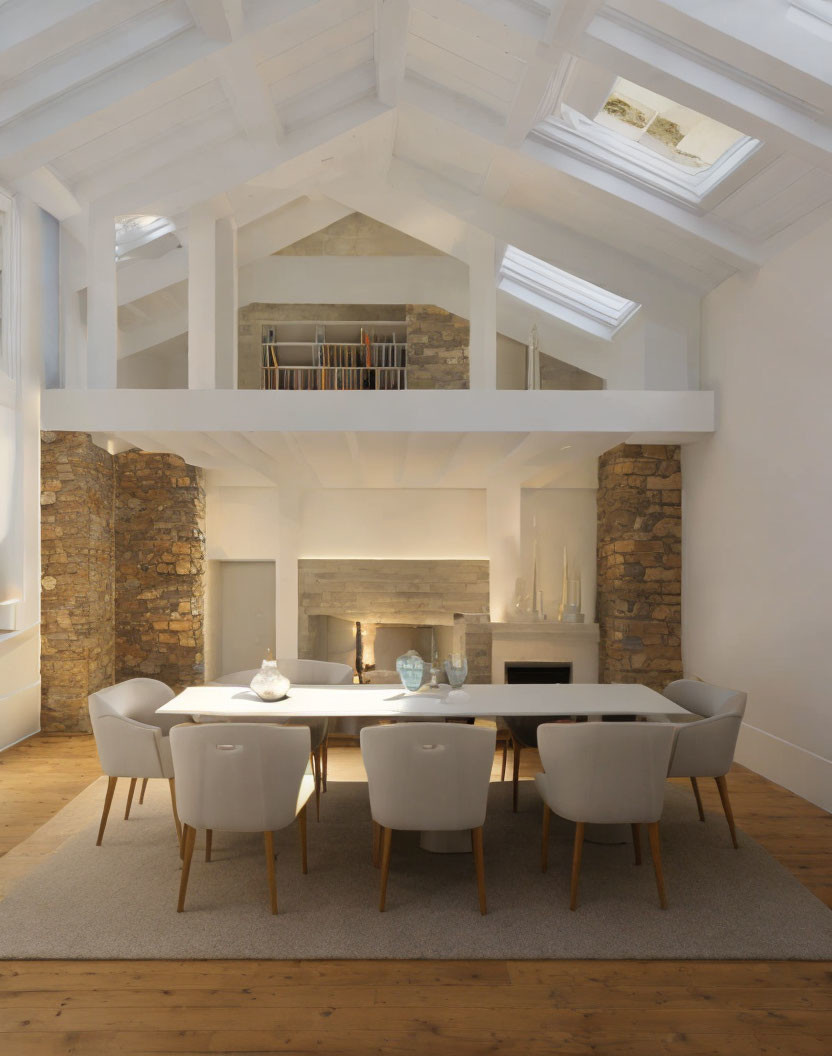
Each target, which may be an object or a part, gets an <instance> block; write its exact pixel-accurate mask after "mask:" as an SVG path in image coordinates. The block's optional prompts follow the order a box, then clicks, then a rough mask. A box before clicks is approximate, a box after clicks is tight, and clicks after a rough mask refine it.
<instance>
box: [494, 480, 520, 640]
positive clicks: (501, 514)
mask: <svg viewBox="0 0 832 1056" xmlns="http://www.w3.org/2000/svg"><path fill="white" fill-rule="evenodd" d="M521 497H522V489H521V488H520V485H519V484H516V483H507V482H505V481H499V482H494V483H491V484H489V485H488V487H487V488H486V492H485V504H486V536H487V545H488V598H489V609H490V611H491V619H492V621H493V622H494V623H505V622H506V621H507V620H508V619H509V616H510V615H511V611H512V607H513V605H514V593H515V587H516V584H517V578H518V577H519V576H520V575H521V553H522V551H521V545H520V544H521V538H520V527H521V522H520V500H521Z"/></svg>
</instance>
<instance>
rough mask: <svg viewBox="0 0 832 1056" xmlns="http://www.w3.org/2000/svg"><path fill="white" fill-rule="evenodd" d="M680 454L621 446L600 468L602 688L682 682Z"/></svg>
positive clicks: (606, 456) (609, 453)
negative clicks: (617, 684) (609, 684)
mask: <svg viewBox="0 0 832 1056" xmlns="http://www.w3.org/2000/svg"><path fill="white" fill-rule="evenodd" d="M681 488H682V471H681V465H680V461H679V448H678V447H676V446H672V445H668V446H663V445H642V444H621V445H619V446H618V447H615V448H613V449H612V450H611V451H607V452H606V453H605V454H603V455H602V456H601V458H600V459H599V466H598V622H599V624H600V631H601V642H600V664H599V680H600V681H601V682H641V683H643V684H645V685H647V686H650V687H651V688H653V689H658V690H661V689H663V688H664V686H665V685H667V683H668V682H671V681H672V680H673V679H675V678H681V676H682V648H681V645H682V643H681V595H682V493H681Z"/></svg>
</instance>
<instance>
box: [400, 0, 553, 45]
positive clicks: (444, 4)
mask: <svg viewBox="0 0 832 1056" xmlns="http://www.w3.org/2000/svg"><path fill="white" fill-rule="evenodd" d="M410 6H411V7H412V8H414V9H418V10H419V11H421V12H424V13H425V14H426V15H428V16H429V17H430V18H435V19H437V20H438V21H441V22H443V23H444V24H446V25H447V26H448V27H449V28H450V29H451V30H454V31H457V32H461V33H463V34H467V35H470V36H473V37H479V38H480V39H481V40H483V41H484V42H485V43H487V44H490V45H492V46H493V47H495V48H499V49H500V50H503V51H506V52H508V53H509V54H511V55H516V56H518V57H519V58H521V59H525V58H529V57H531V56H532V55H533V54H534V50H535V46H536V44H537V43H538V41H539V40H540V39H541V38H540V36H538V35H537V34H536V33H535V32H533V28H532V26H531V24H530V23H529V22H528V20H526V21H524V23H523V25H522V26H520V24H519V23H518V21H517V20H515V21H514V22H513V24H509V22H507V21H504V20H502V19H500V18H498V17H494V14H493V12H486V11H485V10H482V9H480V8H478V7H476V6H475V5H474V4H471V3H469V2H468V0H410ZM542 25H543V22H542V20H539V21H538V22H536V23H535V28H537V29H538V30H539V29H540V28H541V27H542Z"/></svg>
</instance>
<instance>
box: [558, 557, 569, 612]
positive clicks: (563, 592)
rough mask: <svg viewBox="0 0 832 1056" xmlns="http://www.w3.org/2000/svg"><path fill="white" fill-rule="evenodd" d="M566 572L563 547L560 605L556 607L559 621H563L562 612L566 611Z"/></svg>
mask: <svg viewBox="0 0 832 1056" xmlns="http://www.w3.org/2000/svg"><path fill="white" fill-rule="evenodd" d="M567 570H568V562H567V559H566V547H564V548H563V580H562V583H561V590H560V605H558V619H559V620H562V619H563V613H564V611H565V609H566V602H567V600H568V599H567V594H568V585H567Z"/></svg>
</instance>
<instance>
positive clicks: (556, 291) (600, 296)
mask: <svg viewBox="0 0 832 1056" xmlns="http://www.w3.org/2000/svg"><path fill="white" fill-rule="evenodd" d="M498 288H499V289H501V290H503V291H504V292H505V293H510V294H511V295H512V296H513V297H517V298H519V299H520V300H521V301H525V302H526V303H527V304H531V305H532V306H533V307H535V308H539V309H541V310H542V311H544V312H548V313H549V315H554V316H556V317H557V318H558V319H562V320H564V321H565V322H567V323H571V324H572V326H578V327H580V328H581V329H582V330H587V331H589V332H590V333H592V334H595V336H596V337H604V338H607V339H609V338H611V337H612V336H613V334H615V332H616V331H617V330H619V329H620V328H621V327H622V326H623V325H624V323H626V322H627V320H628V319H630V318H631V317H632V316H633V315H634V314H635V313H636V312H637V311H638V310H639V308H640V307H641V305H640V304H637V303H636V302H635V301H628V300H627V299H626V298H625V297H619V296H617V295H616V294H614V293H610V291H609V290H605V289H602V288H601V287H600V286H595V285H593V283H591V282H587V281H586V279H579V278H578V276H577V275H570V274H569V272H568V271H562V270H561V269H560V268H556V267H554V266H553V265H552V264H547V263H546V261H545V260H540V258H539V257H533V256H532V255H531V254H529V253H524V252H523V250H522V249H518V248H517V247H516V246H507V247H506V251H505V253H504V255H503V260H502V263H501V264H500V279H499V283H498Z"/></svg>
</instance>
